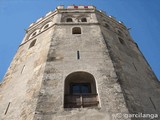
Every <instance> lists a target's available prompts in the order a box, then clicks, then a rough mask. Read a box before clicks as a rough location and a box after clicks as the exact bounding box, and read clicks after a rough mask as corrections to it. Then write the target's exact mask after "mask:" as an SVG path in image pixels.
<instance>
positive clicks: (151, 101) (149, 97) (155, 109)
mask: <svg viewBox="0 0 160 120" xmlns="http://www.w3.org/2000/svg"><path fill="white" fill-rule="evenodd" d="M149 99H150V101H151V103H152V105H153V107H154V109H155V110H156V106H155V104H154V102H153V101H152V98H151V97H149Z"/></svg>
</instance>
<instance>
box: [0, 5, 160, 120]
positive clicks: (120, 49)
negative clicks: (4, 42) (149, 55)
mask: <svg viewBox="0 0 160 120" xmlns="http://www.w3.org/2000/svg"><path fill="white" fill-rule="evenodd" d="M0 106H1V107H0V119H1V120H124V118H123V116H115V115H117V114H118V115H119V113H124V114H128V113H130V114H137V113H145V114H158V113H160V84H159V81H158V80H157V78H156V76H155V75H154V73H153V72H152V70H151V68H150V66H149V65H148V63H147V61H146V60H145V58H144V56H143V55H142V53H141V52H140V50H139V49H138V46H137V44H136V43H135V42H134V41H133V40H132V38H131V36H130V35H129V32H128V30H127V28H126V27H125V26H124V25H123V23H122V22H117V21H116V20H115V19H114V17H111V16H108V15H106V14H105V13H104V12H102V11H99V10H97V9H96V8H95V7H94V6H68V7H67V8H64V7H63V6H58V7H57V8H56V10H55V11H53V12H49V13H48V14H46V15H45V16H44V17H43V18H40V19H38V20H37V21H36V22H35V23H32V24H31V25H30V26H29V28H28V29H27V31H26V35H25V37H24V39H23V41H22V43H21V44H20V46H19V48H18V51H17V53H16V55H15V57H14V59H13V61H12V63H11V65H10V67H9V69H8V71H7V73H6V75H5V77H4V79H3V82H2V83H1V84H0ZM130 119H131V118H128V119H127V118H126V120H130ZM132 119H133V120H134V119H135V118H132ZM141 119H142V118H138V120H141ZM159 119H160V118H159ZM136 120H137V119H136ZM143 120H144V119H143ZM145 120H147V118H145Z"/></svg>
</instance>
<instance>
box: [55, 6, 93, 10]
mask: <svg viewBox="0 0 160 120" xmlns="http://www.w3.org/2000/svg"><path fill="white" fill-rule="evenodd" d="M57 9H96V7H95V6H92V5H89V6H83V5H79V6H76V5H70V6H67V8H65V7H64V6H63V5H61V6H57Z"/></svg>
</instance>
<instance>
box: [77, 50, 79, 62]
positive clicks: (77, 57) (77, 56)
mask: <svg viewBox="0 0 160 120" xmlns="http://www.w3.org/2000/svg"><path fill="white" fill-rule="evenodd" d="M77 59H78V60H79V59H80V53H79V51H77Z"/></svg>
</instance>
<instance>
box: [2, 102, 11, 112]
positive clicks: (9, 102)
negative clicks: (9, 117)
mask: <svg viewBox="0 0 160 120" xmlns="http://www.w3.org/2000/svg"><path fill="white" fill-rule="evenodd" d="M10 104H11V102H9V103H8V106H7V108H6V111H5V113H4V114H5V115H6V114H7V112H8V109H9V106H10Z"/></svg>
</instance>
